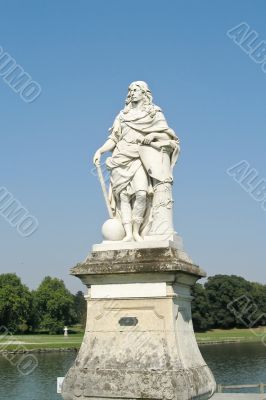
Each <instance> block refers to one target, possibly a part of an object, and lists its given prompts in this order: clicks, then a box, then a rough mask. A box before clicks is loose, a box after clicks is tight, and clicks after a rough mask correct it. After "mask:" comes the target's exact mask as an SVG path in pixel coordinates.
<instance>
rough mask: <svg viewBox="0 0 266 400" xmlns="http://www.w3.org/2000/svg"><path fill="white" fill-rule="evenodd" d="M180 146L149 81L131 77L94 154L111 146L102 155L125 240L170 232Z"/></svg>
mask: <svg viewBox="0 0 266 400" xmlns="http://www.w3.org/2000/svg"><path fill="white" fill-rule="evenodd" d="M179 149H180V148H179V140H178V138H177V136H176V135H175V133H174V131H173V130H172V129H170V128H169V127H168V125H167V122H166V120H165V118H164V115H163V113H162V111H161V109H160V108H159V107H157V106H156V105H154V104H153V102H152V95H151V92H150V90H149V88H148V85H147V84H146V83H145V82H143V81H136V82H133V83H131V84H130V86H129V89H128V95H127V98H126V105H125V108H124V109H123V110H122V111H121V112H120V113H119V114H118V116H117V117H116V119H115V121H114V124H113V126H112V128H111V129H110V136H109V138H108V140H107V141H106V142H105V143H104V145H103V146H102V147H101V148H100V149H99V150H97V151H96V153H95V155H94V160H93V161H94V164H95V165H97V164H99V163H100V158H101V155H102V154H103V153H106V152H112V156H111V157H109V158H107V160H106V165H107V168H108V169H109V171H110V194H109V197H110V198H109V200H110V204H111V207H112V209H113V213H114V215H115V216H116V217H117V218H120V219H121V221H122V224H123V226H124V229H125V234H126V235H125V238H124V241H133V240H135V241H142V240H144V238H146V237H147V236H152V237H153V238H154V237H155V238H158V240H160V238H161V237H162V235H163V236H164V237H165V236H170V235H172V234H173V232H174V230H173V223H172V203H173V200H172V183H173V175H172V170H173V167H174V165H175V162H176V160H177V157H178V154H179ZM155 240H156V239H155Z"/></svg>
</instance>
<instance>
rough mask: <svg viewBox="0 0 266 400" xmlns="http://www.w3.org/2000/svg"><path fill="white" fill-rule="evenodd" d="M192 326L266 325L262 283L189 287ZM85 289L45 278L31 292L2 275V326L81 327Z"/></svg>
mask: <svg viewBox="0 0 266 400" xmlns="http://www.w3.org/2000/svg"><path fill="white" fill-rule="evenodd" d="M192 294H193V296H194V300H193V302H192V317H193V324H194V329H195V330H196V331H205V330H208V329H213V328H223V329H229V328H234V327H239V328H241V327H256V326H260V325H265V324H266V285H262V284H259V283H253V282H248V281H246V280H245V279H244V278H241V277H239V276H235V275H231V276H228V275H215V276H213V277H210V278H209V279H208V280H207V281H206V283H205V284H204V285H201V284H198V283H197V284H196V285H195V286H194V288H193V293H192ZM85 322H86V301H85V299H84V296H83V293H82V292H78V293H77V294H76V295H73V294H71V293H70V292H69V290H68V289H67V288H66V287H65V284H64V282H63V281H62V280H59V279H57V278H51V277H46V278H44V280H43V281H42V283H41V284H40V286H39V287H38V289H37V290H34V291H30V290H29V289H28V287H27V286H25V285H24V284H23V283H22V282H21V279H20V278H19V277H18V276H17V275H15V274H2V275H0V326H2V327H3V326H4V327H5V328H7V329H9V331H11V332H14V333H15V332H16V333H18V332H34V331H40V330H42V331H48V332H50V333H62V331H63V327H64V326H65V325H68V326H71V325H74V324H81V325H83V326H84V325H85Z"/></svg>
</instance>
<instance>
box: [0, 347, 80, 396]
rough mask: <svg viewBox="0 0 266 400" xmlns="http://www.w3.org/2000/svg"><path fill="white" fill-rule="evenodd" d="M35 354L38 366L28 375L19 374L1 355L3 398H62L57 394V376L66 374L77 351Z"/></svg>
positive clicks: (0, 380) (0, 385) (0, 393)
mask: <svg viewBox="0 0 266 400" xmlns="http://www.w3.org/2000/svg"><path fill="white" fill-rule="evenodd" d="M35 355H36V357H37V359H38V367H37V368H36V369H35V370H34V372H33V373H31V374H30V375H28V376H22V375H21V374H19V372H18V370H17V368H16V367H15V366H12V365H11V364H10V363H9V361H7V360H5V359H4V358H3V357H0V371H1V373H0V399H1V400H62V397H61V396H60V395H59V394H56V378H57V377H58V376H64V375H65V374H66V372H67V371H68V369H69V368H70V366H71V365H72V364H73V362H74V360H75V358H76V353H75V352H70V353H67V352H63V353H59V352H58V353H40V354H35Z"/></svg>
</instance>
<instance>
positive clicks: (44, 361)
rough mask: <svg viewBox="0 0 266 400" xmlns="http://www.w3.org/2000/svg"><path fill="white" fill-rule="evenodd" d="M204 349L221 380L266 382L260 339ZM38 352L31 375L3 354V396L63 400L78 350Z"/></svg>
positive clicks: (22, 399)
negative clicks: (62, 382) (62, 386)
mask: <svg viewBox="0 0 266 400" xmlns="http://www.w3.org/2000/svg"><path fill="white" fill-rule="evenodd" d="M201 352H202V354H203V356H204V358H205V360H206V362H207V363H208V365H209V366H210V368H211V369H212V371H213V373H214V376H215V378H216V382H217V383H221V384H224V385H229V384H245V383H260V382H264V383H266V347H265V346H263V345H262V344H260V343H243V344H222V345H205V346H202V347H201ZM36 356H37V358H38V367H37V368H36V369H35V371H34V372H33V373H32V374H30V375H28V376H22V375H21V374H20V373H19V372H18V370H17V368H16V367H15V366H12V365H11V364H10V363H9V362H8V361H7V360H5V358H3V357H2V356H0V399H1V400H60V399H61V400H62V397H61V396H60V395H57V394H56V377H57V376H64V375H65V374H66V372H67V370H68V369H69V367H70V366H71V365H72V363H73V361H74V359H75V357H76V353H74V352H73V353H72V352H71V353H42V354H37V355H36Z"/></svg>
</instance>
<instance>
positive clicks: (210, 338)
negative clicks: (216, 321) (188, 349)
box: [196, 327, 266, 343]
mask: <svg viewBox="0 0 266 400" xmlns="http://www.w3.org/2000/svg"><path fill="white" fill-rule="evenodd" d="M196 338H197V342H198V343H211V342H231V341H232V342H260V341H262V340H263V339H264V340H266V327H261V328H253V329H226V330H225V329H213V330H211V331H208V332H204V333H196Z"/></svg>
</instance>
